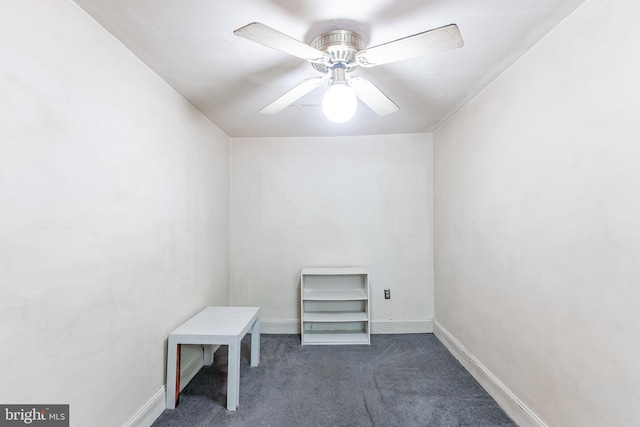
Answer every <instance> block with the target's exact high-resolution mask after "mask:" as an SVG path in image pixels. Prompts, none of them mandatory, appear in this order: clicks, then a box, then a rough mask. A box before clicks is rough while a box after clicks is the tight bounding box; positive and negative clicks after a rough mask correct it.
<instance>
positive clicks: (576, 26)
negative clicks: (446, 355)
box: [434, 0, 640, 427]
mask: <svg viewBox="0 0 640 427" xmlns="http://www.w3.org/2000/svg"><path fill="white" fill-rule="evenodd" d="M639 21H640V3H638V2H637V1H635V0H620V1H616V2H615V5H614V4H612V3H611V2H608V1H606V0H587V1H586V2H585V3H584V4H583V6H581V7H580V8H579V9H578V10H577V11H576V12H575V13H574V14H573V15H572V16H570V17H569V18H567V19H566V20H565V21H564V22H562V23H561V24H560V25H559V26H558V27H557V28H556V29H555V30H554V31H552V32H551V33H550V34H549V35H548V36H547V37H546V38H545V39H543V40H542V41H541V42H540V43H539V44H538V45H537V46H535V47H534V48H533V49H532V50H531V51H529V52H528V53H527V54H526V55H525V56H524V57H523V58H521V60H520V61H519V62H518V63H516V64H515V65H514V66H513V67H512V68H511V69H509V70H508V71H507V72H506V73H504V75H502V76H501V77H500V78H498V79H497V80H496V81H495V82H493V83H492V84H491V85H490V86H489V87H488V88H487V89H486V90H485V91H484V92H483V93H482V94H481V95H480V96H478V97H477V98H476V99H475V100H474V101H473V102H471V103H470V104H469V105H467V106H466V107H465V108H464V109H463V110H462V111H461V112H460V113H459V114H458V115H457V116H456V117H454V118H453V119H452V120H450V121H449V122H448V123H447V124H446V125H444V126H443V127H441V128H440V129H439V130H438V131H437V132H436V133H435V135H434V206H435V210H434V217H435V218H434V229H435V243H434V245H435V266H436V267H435V280H436V288H435V298H436V325H435V329H436V331H440V332H441V334H440V335H441V336H442V337H443V338H444V339H445V341H448V342H449V344H450V345H453V347H457V348H456V349H455V350H456V351H458V352H460V353H464V352H466V361H467V362H470V363H471V364H474V363H475V364H476V365H478V366H475V367H472V368H473V369H474V370H475V371H476V373H479V376H480V377H484V378H485V379H487V378H488V379H489V380H491V381H493V382H494V385H498V388H500V385H501V386H502V387H503V390H502V392H503V394H506V395H508V394H509V393H512V396H511V397H512V398H515V399H517V400H519V401H520V403H522V404H523V405H524V406H525V412H526V411H530V412H529V413H528V414H519V415H518V416H519V417H520V418H521V420H522V421H521V422H523V425H524V424H525V423H526V424H536V423H537V424H541V423H546V424H547V425H549V426H559V427H560V426H562V427H571V426H575V427H585V426H617V427H622V426H638V425H640V404H639V402H640V364H639V363H638V361H639V360H640V339H638V331H639V326H640V310H639V309H638V303H639V302H640V120H639V117H640V116H639V113H640V84H639V81H638V76H640V55H639V54H638V47H639V46H640V29H639V28H638V25H637V23H638V22H639ZM492 376H493V378H491V377H492ZM499 383H500V384H499Z"/></svg>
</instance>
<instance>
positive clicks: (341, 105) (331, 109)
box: [322, 83, 358, 123]
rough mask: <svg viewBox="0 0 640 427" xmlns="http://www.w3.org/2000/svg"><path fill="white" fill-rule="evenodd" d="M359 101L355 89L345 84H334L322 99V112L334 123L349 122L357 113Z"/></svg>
mask: <svg viewBox="0 0 640 427" xmlns="http://www.w3.org/2000/svg"><path fill="white" fill-rule="evenodd" d="M357 108H358V99H357V98H356V94H355V93H353V89H351V88H350V87H349V86H347V85H346V84H343V83H334V84H333V85H331V86H329V89H327V91H326V92H325V94H324V97H323V98H322V111H323V112H324V115H325V116H327V118H328V119H329V120H331V121H332V122H334V123H344V122H346V121H349V120H350V119H351V118H352V117H353V115H354V114H355V113H356V109H357Z"/></svg>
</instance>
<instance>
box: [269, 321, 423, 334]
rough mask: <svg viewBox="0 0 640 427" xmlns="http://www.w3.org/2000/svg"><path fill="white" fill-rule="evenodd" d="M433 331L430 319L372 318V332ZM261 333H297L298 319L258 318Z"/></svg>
mask: <svg viewBox="0 0 640 427" xmlns="http://www.w3.org/2000/svg"><path fill="white" fill-rule="evenodd" d="M431 332H433V321H431V320H381V321H379V320H373V321H371V333H372V334H420V333H431ZM260 333H261V334H299V333H300V321H299V320H260Z"/></svg>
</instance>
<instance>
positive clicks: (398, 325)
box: [371, 320, 433, 334]
mask: <svg viewBox="0 0 640 427" xmlns="http://www.w3.org/2000/svg"><path fill="white" fill-rule="evenodd" d="M432 332H433V321H432V320H372V321H371V333H372V334H427V333H429V334H430V333H432Z"/></svg>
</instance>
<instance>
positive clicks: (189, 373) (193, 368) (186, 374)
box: [180, 348, 203, 391]
mask: <svg viewBox="0 0 640 427" xmlns="http://www.w3.org/2000/svg"><path fill="white" fill-rule="evenodd" d="M202 351H203V350H202V348H201V349H200V351H193V352H190V354H189V359H187V360H184V361H181V362H182V363H180V365H181V366H180V391H182V389H183V388H185V387H186V386H187V384H189V381H191V380H192V379H193V377H195V376H196V374H197V373H198V372H199V371H200V369H202V366H203V365H202V361H203V359H202ZM184 353H185V351H184V349H183V350H182V354H183V355H184Z"/></svg>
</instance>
